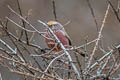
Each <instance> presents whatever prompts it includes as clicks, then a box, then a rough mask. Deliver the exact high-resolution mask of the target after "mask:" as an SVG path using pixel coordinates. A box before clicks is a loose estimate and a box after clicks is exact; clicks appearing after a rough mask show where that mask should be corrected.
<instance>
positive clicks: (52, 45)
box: [45, 21, 72, 52]
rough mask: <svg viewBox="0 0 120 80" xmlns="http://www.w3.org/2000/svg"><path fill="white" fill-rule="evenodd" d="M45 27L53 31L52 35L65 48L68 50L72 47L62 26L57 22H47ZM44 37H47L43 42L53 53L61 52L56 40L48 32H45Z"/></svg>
mask: <svg viewBox="0 0 120 80" xmlns="http://www.w3.org/2000/svg"><path fill="white" fill-rule="evenodd" d="M47 25H48V26H49V28H51V29H52V30H53V32H54V34H55V35H56V36H57V37H58V39H59V40H60V41H61V43H62V44H63V45H64V47H65V48H69V47H70V46H71V45H72V44H71V40H70V37H69V36H68V34H67V33H66V31H65V29H64V27H63V26H62V24H60V23H59V22H57V21H49V22H48V23H47ZM45 36H46V37H47V38H45V42H46V44H47V46H48V48H49V49H53V51H56V52H58V51H61V50H62V49H61V47H60V45H59V44H58V43H57V41H56V39H55V38H54V37H53V35H52V34H51V33H50V32H49V30H46V34H45Z"/></svg>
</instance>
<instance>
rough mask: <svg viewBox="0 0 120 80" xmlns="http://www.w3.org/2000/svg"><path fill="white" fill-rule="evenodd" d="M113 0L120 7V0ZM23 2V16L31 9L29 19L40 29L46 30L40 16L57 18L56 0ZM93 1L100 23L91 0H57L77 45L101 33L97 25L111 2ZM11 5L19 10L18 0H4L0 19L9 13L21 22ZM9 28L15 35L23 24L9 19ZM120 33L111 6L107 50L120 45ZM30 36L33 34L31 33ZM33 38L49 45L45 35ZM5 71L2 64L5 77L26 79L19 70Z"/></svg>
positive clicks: (105, 32) (62, 19)
mask: <svg viewBox="0 0 120 80" xmlns="http://www.w3.org/2000/svg"><path fill="white" fill-rule="evenodd" d="M111 1H112V3H113V5H114V7H115V8H116V9H117V6H118V1H119V0H111ZM19 3H20V7H21V10H22V13H23V16H24V17H25V16H27V15H28V13H29V14H30V16H29V17H28V21H29V22H30V23H31V24H32V25H34V26H35V27H36V28H37V29H38V30H39V31H44V27H43V25H41V24H39V23H38V22H37V20H41V21H43V22H47V21H49V20H54V15H53V5H52V0H19ZM90 3H91V6H92V8H93V11H94V14H95V17H96V20H97V23H98V26H97V27H96V24H95V21H94V19H93V16H92V15H91V10H90V8H89V6H88V3H87V0H55V6H56V15H57V20H58V21H59V22H60V23H61V24H62V25H65V24H66V23H68V22H69V24H67V25H65V26H64V27H65V29H66V31H67V33H68V34H69V36H70V37H71V39H72V43H73V45H76V46H79V45H82V44H84V43H85V40H86V39H87V40H88V41H91V40H93V39H96V38H97V36H98V31H97V29H98V30H99V29H100V27H101V24H102V20H103V17H104V14H105V11H106V9H107V5H108V3H107V1H106V0H90ZM7 5H10V6H11V7H12V9H14V10H15V11H16V12H18V13H19V10H18V5H17V0H0V19H1V20H2V21H6V19H5V17H6V16H8V17H10V18H11V19H13V20H14V21H16V22H18V21H19V18H18V17H17V16H15V15H14V14H13V13H11V12H10V10H9V9H8V7H7ZM18 23H19V22H18ZM8 28H9V30H10V32H12V33H14V34H15V35H17V34H18V33H19V32H20V28H18V27H16V26H15V25H14V24H13V23H10V22H9V26H8ZM28 28H29V26H28ZM119 33H120V24H119V22H118V20H117V19H116V16H115V15H114V12H113V11H112V9H111V8H110V11H109V13H108V17H107V20H106V23H105V27H104V29H103V32H102V36H103V37H102V43H103V47H104V49H105V50H108V47H110V46H111V45H117V44H119V43H120V37H119ZM29 36H31V33H30V35H29ZM23 40H24V38H23ZM32 42H33V43H35V44H39V45H40V46H42V47H43V48H45V47H46V44H44V42H43V38H42V37H40V36H39V35H38V34H35V36H34V39H33V40H32ZM91 51H92V50H91ZM5 71H7V70H4V68H3V67H2V66H0V73H1V74H2V76H4V77H3V80H22V79H21V78H20V77H15V76H14V75H15V74H11V73H6V72H5ZM12 77H13V78H12ZM15 78H16V79H15Z"/></svg>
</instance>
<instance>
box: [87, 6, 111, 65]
mask: <svg viewBox="0 0 120 80" xmlns="http://www.w3.org/2000/svg"><path fill="white" fill-rule="evenodd" d="M109 8H110V5H109V4H108V6H107V9H106V12H105V15H104V18H103V21H102V25H101V28H100V31H99V34H98V38H97V41H96V44H95V47H94V49H93V51H92V54H91V55H90V59H89V62H88V67H89V66H90V65H91V62H92V59H93V56H94V54H95V51H96V50H97V47H98V43H99V40H100V37H101V35H102V31H103V28H104V25H105V22H106V18H107V15H108V11H109Z"/></svg>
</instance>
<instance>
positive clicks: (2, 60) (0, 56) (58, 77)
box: [0, 0, 120, 80]
mask: <svg viewBox="0 0 120 80" xmlns="http://www.w3.org/2000/svg"><path fill="white" fill-rule="evenodd" d="M17 1H18V0H17ZM87 2H88V6H89V9H90V10H91V15H92V17H93V19H94V22H95V23H96V27H97V26H98V23H97V21H96V17H95V15H94V12H93V8H92V7H91V4H90V1H89V0H87ZM107 2H108V4H107V8H106V11H105V13H104V17H103V20H102V24H101V26H100V29H97V30H98V35H97V37H96V39H94V40H92V41H88V40H86V43H85V44H83V45H79V46H72V47H71V48H70V49H66V48H64V46H63V44H62V43H61V42H60V40H59V39H58V38H57V36H56V35H55V34H54V32H53V31H52V30H51V29H49V27H48V26H47V25H46V23H44V22H42V21H41V20H38V23H40V24H42V25H43V26H45V28H48V29H49V31H50V32H51V33H52V35H53V36H54V38H55V39H56V41H57V42H58V44H59V45H60V46H61V48H62V51H60V52H56V53H54V52H53V51H52V50H53V49H52V50H49V49H47V48H45V49H44V48H43V47H42V46H40V45H37V44H34V43H32V40H34V39H33V37H34V36H35V34H39V36H41V37H40V38H45V36H44V33H45V32H44V31H43V32H40V31H39V30H37V29H36V27H35V26H33V25H32V24H31V23H30V22H29V20H28V17H29V16H31V15H32V14H31V13H30V11H29V12H28V15H26V17H24V16H23V13H22V11H21V7H20V6H21V5H20V4H19V1H18V2H17V4H18V10H19V13H17V12H16V11H15V10H14V9H13V8H11V7H10V6H9V5H8V8H9V10H10V12H11V14H12V15H15V16H17V17H18V18H19V21H18V22H16V21H15V20H14V19H11V18H9V16H8V17H6V21H2V20H1V21H0V31H1V32H0V65H2V66H3V67H5V68H6V69H8V71H9V72H11V74H13V73H15V74H18V75H22V76H23V79H24V80H29V79H30V80H68V79H69V80H120V76H119V73H118V72H117V71H119V69H120V52H119V50H120V45H116V46H113V47H112V48H110V49H109V51H105V50H104V49H103V48H102V46H103V45H104V44H102V43H101V39H102V37H104V36H103V35H102V31H103V29H104V26H105V25H104V24H105V23H106V22H107V18H108V14H109V11H110V10H112V11H113V13H114V16H115V17H116V18H117V20H118V21H119V22H120V18H119V15H118V13H119V0H118V8H117V9H116V8H114V6H113V5H112V3H111V2H110V1H109V0H107ZM52 4H53V14H54V17H55V20H57V13H56V5H55V1H53V2H52ZM9 23H12V24H13V25H16V27H19V28H20V30H21V32H20V33H18V34H17V35H15V34H13V32H10V30H9ZM26 26H29V27H30V29H28V28H27V27H26ZM30 34H31V35H30ZM23 37H24V39H23ZM93 45H94V47H93V50H91V51H92V52H89V51H90V50H88V49H87V47H88V46H93ZM76 50H77V51H78V53H76V52H75V51H76ZM98 50H99V51H100V52H101V53H102V54H101V55H100V56H98V57H95V55H97V54H98V52H97V51H98ZM80 53H82V54H85V57H84V58H81V55H80ZM79 58H81V59H83V60H82V61H83V62H82V61H81V60H80V59H79ZM0 80H2V75H1V74H0Z"/></svg>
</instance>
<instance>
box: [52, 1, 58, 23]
mask: <svg viewBox="0 0 120 80" xmlns="http://www.w3.org/2000/svg"><path fill="white" fill-rule="evenodd" d="M52 4H53V15H54V18H55V20H56V21H57V14H56V6H55V0H53V1H52Z"/></svg>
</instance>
